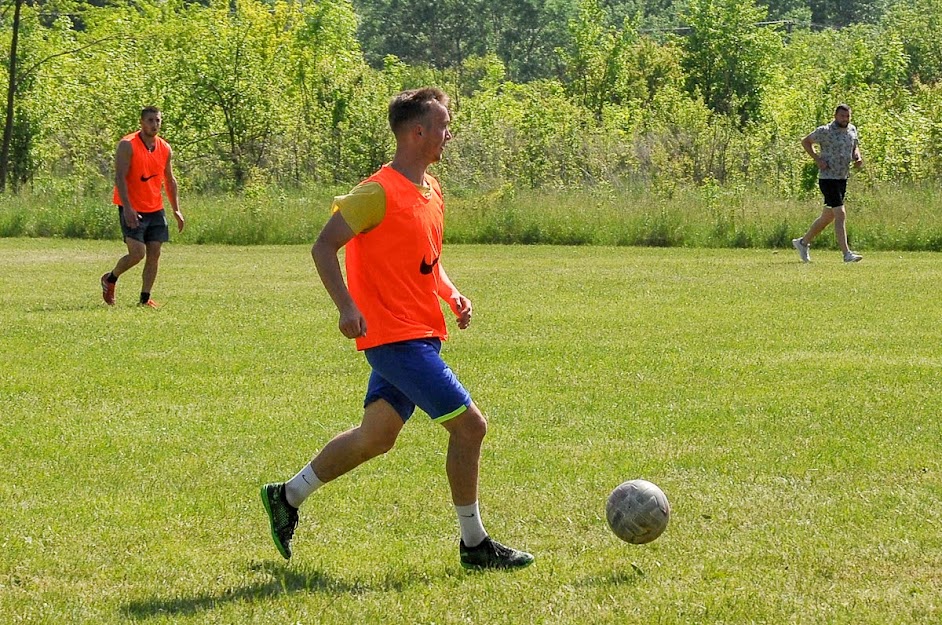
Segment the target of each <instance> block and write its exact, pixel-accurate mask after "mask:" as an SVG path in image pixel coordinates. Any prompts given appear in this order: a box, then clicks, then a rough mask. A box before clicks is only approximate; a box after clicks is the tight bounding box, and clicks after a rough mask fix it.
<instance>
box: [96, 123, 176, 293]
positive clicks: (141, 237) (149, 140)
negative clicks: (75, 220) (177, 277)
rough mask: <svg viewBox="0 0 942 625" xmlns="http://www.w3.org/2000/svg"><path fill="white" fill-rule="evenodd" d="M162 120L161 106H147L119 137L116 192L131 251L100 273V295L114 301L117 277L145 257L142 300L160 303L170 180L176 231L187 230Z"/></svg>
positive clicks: (123, 231)
mask: <svg viewBox="0 0 942 625" xmlns="http://www.w3.org/2000/svg"><path fill="white" fill-rule="evenodd" d="M162 121H163V120H162V117H161V114H160V109H158V108H157V107H156V106H148V107H145V108H144V110H142V111H141V129H140V130H139V131H137V132H133V133H131V134H129V135H127V136H125V137H123V138H122V139H121V141H120V142H119V143H118V151H117V154H116V155H115V159H114V161H115V163H114V165H115V181H114V182H115V185H114V194H113V197H114V203H115V204H116V205H117V207H118V217H119V219H120V220H121V234H122V235H123V236H124V242H125V244H126V245H127V246H128V253H127V254H125V255H124V256H122V257H121V258H120V259H118V263H117V264H116V265H115V267H114V269H112V270H111V271H110V272H108V273H106V274H105V275H103V276H102V277H101V297H102V299H103V300H105V303H106V304H108V305H109V306H114V301H115V299H114V294H115V285H116V284H117V282H118V277H119V276H120V275H121V274H123V273H124V272H125V271H127V270H128V269H130V268H131V267H133V266H134V265H136V264H138V263H139V262H141V261H142V260H144V261H145V262H144V272H143V277H142V282H143V284H142V286H141V297H140V305H141V306H149V307H150V308H157V304H156V303H155V302H154V300H152V299H151V298H150V292H151V288H152V287H153V286H154V280H156V279H157V265H158V263H159V262H160V248H161V246H162V245H163V243H165V242H166V241H169V240H170V230H169V229H168V228H167V215H166V213H165V212H164V203H163V197H162V196H161V189H163V188H164V187H165V185H166V192H167V199H168V200H170V206H171V207H172V208H173V216H174V218H175V219H176V220H177V232H183V223H184V222H183V213H181V212H180V206H179V200H178V198H177V179H176V178H174V176H173V168H172V167H171V166H170V159H171V157H172V156H173V150H171V149H170V144H169V143H167V142H166V141H164V140H163V139H162V138H161V137H158V136H157V133H158V132H160V124H161V122H162ZM145 259H146V260H145Z"/></svg>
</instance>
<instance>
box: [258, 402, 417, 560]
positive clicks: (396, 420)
mask: <svg viewBox="0 0 942 625" xmlns="http://www.w3.org/2000/svg"><path fill="white" fill-rule="evenodd" d="M404 424H405V423H404V422H403V420H402V417H400V416H399V413H398V412H396V411H395V409H394V408H393V407H392V406H391V405H390V404H389V403H388V402H386V401H385V400H383V399H379V400H377V401H374V402H372V403H370V404H369V405H368V406H367V407H366V409H365V410H364V411H363V420H362V421H361V423H360V425H359V426H357V427H355V428H352V429H350V430H347V431H346V432H343V433H341V434H338V435H337V436H335V437H334V438H333V439H332V440H331V441H330V442H329V443H327V445H325V446H324V448H323V449H322V450H321V451H320V453H318V454H317V456H315V457H314V459H313V460H312V461H311V462H310V463H309V464H307V465H305V466H304V468H302V469H301V471H299V472H298V473H297V475H295V476H294V477H293V478H291V479H290V480H288V481H287V482H284V483H281V484H266V485H264V486H262V491H261V496H262V503H263V504H264V506H265V511H266V512H267V513H268V520H269V523H270V525H271V535H272V540H273V541H274V542H275V546H276V547H278V551H279V552H280V553H281V555H282V556H283V557H284V558H285V559H289V558H290V557H291V539H292V538H293V536H294V530H295V528H296V527H297V525H298V508H299V507H300V506H301V504H302V503H304V500H305V499H307V498H308V497H309V496H310V495H311V493H313V492H314V491H315V490H317V488H319V487H320V486H323V485H324V484H325V483H326V482H330V481H331V480H334V479H336V478H338V477H340V476H341V475H343V474H344V473H348V472H349V471H352V470H353V469H355V468H356V467H358V466H360V465H361V464H363V463H364V462H366V461H367V460H369V459H371V458H375V457H376V456H378V455H380V454H384V453H386V452H387V451H389V450H390V449H392V448H393V445H395V443H396V439H397V438H398V437H399V432H400V431H401V430H402V427H403V425H404Z"/></svg>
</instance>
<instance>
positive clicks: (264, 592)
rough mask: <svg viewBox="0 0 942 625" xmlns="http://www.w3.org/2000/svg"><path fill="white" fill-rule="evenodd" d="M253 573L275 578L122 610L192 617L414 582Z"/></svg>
mask: <svg viewBox="0 0 942 625" xmlns="http://www.w3.org/2000/svg"><path fill="white" fill-rule="evenodd" d="M249 568H250V569H251V570H252V571H253V572H259V571H263V572H265V573H267V574H268V575H269V576H271V579H270V580H269V581H267V582H258V583H255V584H250V585H248V586H243V587H241V588H226V589H225V590H221V591H217V592H206V593H204V594H199V595H196V596H192V597H175V598H167V599H164V598H160V597H154V598H152V599H142V600H138V601H131V602H130V603H128V604H127V605H125V606H124V607H123V608H122V609H121V611H122V612H123V613H124V615H125V616H126V617H128V618H131V619H136V620H143V619H147V618H153V617H156V616H167V615H171V616H192V615H194V614H198V613H200V612H204V611H206V610H212V609H214V608H216V607H218V606H219V605H221V604H226V603H232V602H240V601H244V602H248V603H251V602H252V601H255V600H258V599H266V598H270V597H277V596H279V595H285V594H289V593H295V592H307V593H314V592H323V593H328V594H333V595H343V594H347V595H360V594H364V593H367V592H376V591H381V592H386V591H396V592H399V591H401V590H402V589H403V588H405V587H406V586H408V585H409V584H410V583H412V581H413V580H412V579H410V578H408V577H405V578H402V577H395V576H387V577H385V578H384V579H380V580H376V581H360V580H354V581H344V580H339V579H336V578H333V577H331V576H329V575H327V574H326V573H324V572H322V571H318V570H316V569H312V568H304V567H297V566H289V565H287V564H284V563H276V562H262V563H253V564H252V565H250V567H249Z"/></svg>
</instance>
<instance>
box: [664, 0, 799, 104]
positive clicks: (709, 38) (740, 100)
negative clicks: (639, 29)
mask: <svg viewBox="0 0 942 625" xmlns="http://www.w3.org/2000/svg"><path fill="white" fill-rule="evenodd" d="M684 16H685V19H686V22H687V23H688V24H689V25H690V28H691V31H690V33H689V34H687V35H686V36H685V37H684V38H683V40H682V42H681V44H680V45H681V48H682V50H683V57H682V60H681V64H682V65H683V67H684V70H685V71H686V73H687V90H688V92H690V93H691V94H699V95H700V96H702V97H703V100H704V102H706V104H707V106H709V107H710V108H711V109H712V110H713V111H715V112H717V113H720V114H722V115H732V116H736V117H738V118H739V119H740V120H741V121H742V122H743V123H745V122H747V121H750V120H755V119H756V117H757V114H758V112H759V109H760V107H761V103H762V97H763V91H764V89H765V87H766V84H767V82H768V76H769V73H770V67H771V62H772V59H773V58H774V55H775V54H776V52H777V50H778V49H779V48H780V47H781V41H780V39H779V37H778V36H777V34H776V32H775V31H772V30H770V29H768V28H760V27H758V26H757V23H758V22H761V21H762V20H764V19H765V17H766V12H765V9H764V8H761V7H759V6H757V5H756V4H755V2H754V0H690V2H689V3H688V4H687V8H686V10H685V12H684Z"/></svg>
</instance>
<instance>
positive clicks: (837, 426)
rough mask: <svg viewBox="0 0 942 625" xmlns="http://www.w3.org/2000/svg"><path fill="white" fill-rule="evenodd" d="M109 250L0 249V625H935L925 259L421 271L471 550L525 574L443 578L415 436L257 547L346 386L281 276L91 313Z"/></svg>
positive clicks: (229, 270)
mask: <svg viewBox="0 0 942 625" xmlns="http://www.w3.org/2000/svg"><path fill="white" fill-rule="evenodd" d="M119 247H120V244H119V243H117V242H116V241H113V242H89V241H60V240H48V239H38V240H26V239H3V240H0V268H2V271H0V315H2V319H3V323H2V324H0V357H2V362H3V366H2V369H0V415H2V420H3V427H2V428H0V453H2V456H3V462H2V463H0V505H2V508H3V510H4V513H3V514H0V545H2V552H3V558H2V559H0V622H11V623H17V622H25V623H96V624H100V623H154V624H157V623H200V624H203V623H233V624H235V623H239V624H242V623H296V622H300V623H325V624H331V623H344V624H346V623H353V622H356V623H392V622H402V623H508V624H511V623H512V624H519V623H554V624H555V623H562V624H571V623H580V624H581V623H592V624H595V623H613V624H614V623H639V624H640V623H644V624H647V623H669V624H674V623H677V624H681V623H698V624H699V623H776V624H777V623H800V624H805V623H806V624H821V623H834V624H846V623H854V624H877V623H879V624H881V625H883V624H887V623H891V624H892V623H898V624H911V623H930V622H938V621H940V620H942V600H940V597H942V573H940V571H942V533H940V531H939V530H940V526H942V482H940V479H939V477H940V474H942V473H940V472H942V461H940V457H939V454H938V448H939V440H940V436H942V425H940V422H939V419H938V415H939V412H940V408H942V399H940V394H939V392H938V381H939V379H940V373H942V323H940V322H942V318H940V317H942V312H940V311H942V301H940V300H942V295H940V291H939V289H938V288H937V285H938V284H939V281H940V278H942V265H940V263H939V262H938V258H937V257H936V256H935V255H932V254H924V253H872V254H868V255H867V257H866V260H865V261H864V262H863V263H859V264H856V265H844V264H842V263H840V260H839V258H838V257H837V255H821V256H820V258H819V259H817V260H816V262H815V263H813V264H811V265H801V264H799V263H798V262H797V259H796V258H795V256H794V254H793V253H792V252H791V251H788V252H787V253H786V252H781V253H777V252H775V251H769V250H712V251H704V250H691V249H673V250H665V249H637V248H615V247H593V248H589V247H552V246H526V247H520V246H476V245H452V246H450V247H448V248H447V249H446V252H445V257H444V261H443V262H444V263H445V265H446V267H447V268H448V271H449V274H450V275H451V277H452V278H453V279H454V280H455V281H456V283H457V284H458V285H459V286H460V287H461V288H462V289H463V290H464V291H465V293H466V294H467V295H468V296H469V297H471V298H472V300H473V301H474V303H475V311H476V317H475V323H474V325H473V326H472V328H470V329H469V330H467V331H465V332H458V331H455V332H454V334H453V336H452V339H451V340H450V341H449V343H448V344H446V346H445V352H444V353H445V356H446V359H447V360H448V361H449V362H450V363H451V364H452V366H453V367H454V368H455V370H456V372H457V373H458V375H459V376H460V377H461V379H462V380H463V382H464V383H465V385H466V386H467V387H468V388H469V389H470V390H471V392H472V394H473V396H474V397H475V400H476V401H477V402H478V403H479V404H480V405H481V406H482V408H483V409H484V410H485V411H486V412H487V414H488V416H489V419H490V431H489V434H488V439H487V442H486V447H485V452H484V458H483V464H484V467H483V475H482V495H481V504H482V512H483V515H484V519H485V523H486V525H487V527H488V529H489V531H490V532H491V533H493V534H494V536H495V537H497V538H498V539H501V540H505V541H507V542H509V543H512V544H514V545H519V546H521V547H525V548H527V549H529V550H532V551H533V552H534V553H535V554H536V556H537V561H536V563H535V565H534V566H533V567H531V568H529V569H527V570H525V571H521V572H517V573H512V574H500V573H496V574H495V573H490V574H469V573H466V572H464V571H463V570H462V569H461V568H460V567H459V566H458V563H457V548H456V542H457V529H456V523H455V519H454V512H453V509H452V507H451V505H450V503H449V498H448V491H447V484H446V482H445V478H444V475H443V465H444V450H445V436H444V433H443V431H442V430H441V428H438V427H436V426H434V425H432V424H430V423H428V421H427V420H426V419H425V418H424V417H423V416H422V415H421V414H419V415H417V416H416V418H415V419H414V421H413V422H411V423H410V424H409V426H408V427H407V428H406V429H405V430H404V432H403V435H402V437H401V439H400V441H399V443H398V445H397V447H396V449H394V450H393V451H392V452H391V453H390V454H388V455H387V456H384V457H382V458H380V459H377V460H375V461H373V462H372V463H370V464H368V465H366V466H364V467H361V468H360V469H358V470H357V471H356V472H355V473H353V474H351V475H348V476H345V477H343V478H342V479H340V480H339V481H337V482H335V483H333V484H330V485H328V486H327V487H326V488H324V489H322V490H321V491H319V492H318V493H317V494H315V496H314V497H313V498H312V499H311V500H310V501H309V502H308V504H306V505H305V507H304V508H303V510H302V518H301V525H300V528H299V532H298V536H297V540H296V544H295V557H294V559H293V560H292V562H291V563H290V564H285V563H283V561H282V560H281V559H280V557H279V556H278V555H277V552H276V551H275V549H274V547H273V546H272V545H271V543H270V537H269V536H268V530H267V526H266V521H265V518H264V513H263V512H262V510H261V505H260V503H259V502H258V500H257V488H258V485H259V484H260V483H262V482H265V481H269V480H272V479H279V478H281V479H283V478H285V477H288V476H290V475H291V474H293V472H294V471H295V470H297V468H299V467H300V466H301V465H302V464H303V463H304V462H305V461H306V460H307V459H308V457H309V456H310V454H311V453H313V452H314V451H316V449H318V448H319V447H320V446H321V445H323V444H324V442H326V441H327V440H328V439H329V438H330V437H331V436H332V435H333V434H334V433H336V432H337V431H339V430H341V429H343V428H346V427H348V426H350V425H351V424H353V423H355V422H356V421H357V419H358V417H359V412H360V410H359V404H360V398H361V394H362V390H363V387H364V384H365V379H366V376H367V374H368V369H367V366H366V364H365V362H364V361H363V359H362V357H360V356H358V355H357V354H355V352H354V351H353V348H352V346H351V345H350V343H349V342H348V341H346V340H345V339H343V338H341V337H340V335H339V333H338V332H337V330H336V313H335V311H334V309H333V306H332V304H331V303H330V301H329V299H328V298H327V296H326V295H325V294H324V293H323V291H322V289H321V288H320V287H319V286H318V284H317V280H316V276H315V274H314V271H313V268H312V266H311V262H310V257H309V255H308V246H307V245H298V246H252V247H244V246H241V247H236V246H213V245H206V246H196V245H170V246H168V247H167V248H166V250H165V254H164V257H163V264H162V268H161V275H160V277H159V279H158V285H157V288H156V289H155V297H156V298H158V299H159V300H160V301H162V302H163V304H164V305H163V308H162V309H161V310H158V311H151V310H149V309H140V308H137V307H135V306H134V305H133V302H134V296H135V292H136V289H137V286H138V284H137V280H138V276H139V274H138V273H135V272H132V274H129V275H128V276H126V277H124V278H122V280H121V281H120V282H119V290H118V298H119V302H118V305H117V306H115V307H114V308H112V309H108V308H106V307H105V306H104V305H102V304H100V302H99V295H98V285H97V280H98V277H99V276H100V274H101V273H102V272H103V271H104V270H105V269H107V268H108V266H110V265H111V264H112V263H113V261H114V259H115V258H116V256H117V254H118V253H119V251H120V250H119ZM453 327H454V326H452V328H453ZM635 477H643V478H645V479H649V480H652V481H654V482H656V483H657V484H659V485H660V486H661V487H662V488H663V489H664V490H665V492H666V493H667V495H668V497H669V498H670V500H671V503H672V506H673V519H672V521H671V525H670V527H669V528H668V530H667V532H666V533H665V534H664V535H663V536H662V537H661V538H659V539H658V540H657V541H655V542H654V543H651V544H649V545H645V546H632V545H627V544H625V543H621V542H620V541H618V540H617V539H615V538H614V536H613V535H612V534H611V533H610V532H609V531H608V529H607V528H606V526H605V521H604V502H605V498H606V496H607V494H608V492H609V490H610V489H611V488H613V487H614V486H615V485H617V484H618V483H619V482H621V481H623V480H625V479H629V478H635Z"/></svg>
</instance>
